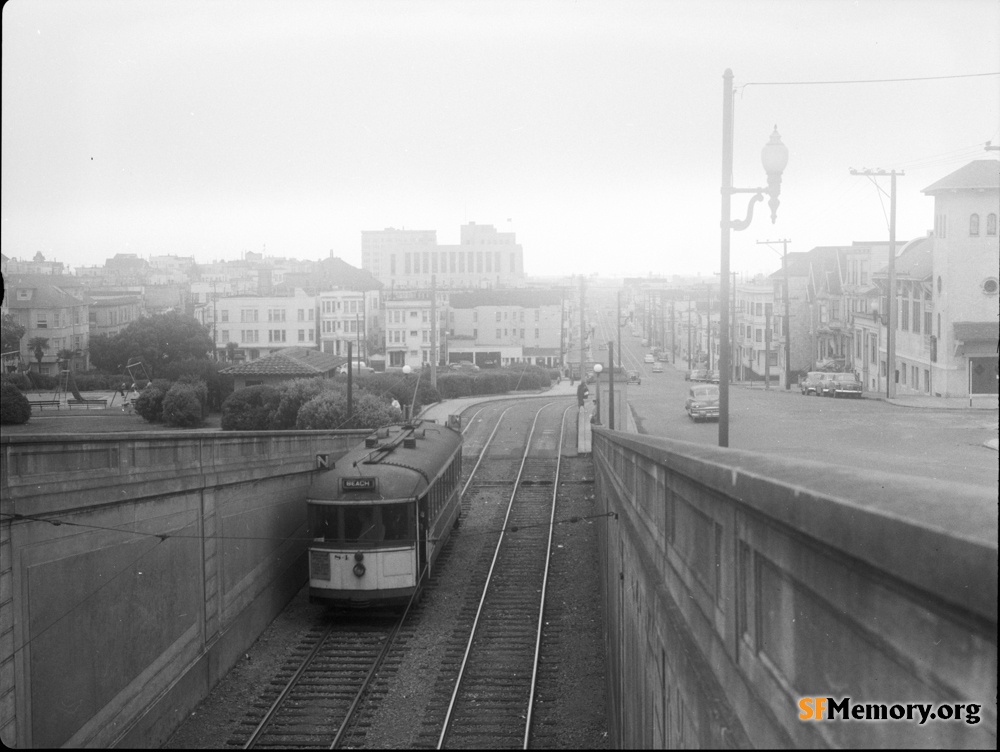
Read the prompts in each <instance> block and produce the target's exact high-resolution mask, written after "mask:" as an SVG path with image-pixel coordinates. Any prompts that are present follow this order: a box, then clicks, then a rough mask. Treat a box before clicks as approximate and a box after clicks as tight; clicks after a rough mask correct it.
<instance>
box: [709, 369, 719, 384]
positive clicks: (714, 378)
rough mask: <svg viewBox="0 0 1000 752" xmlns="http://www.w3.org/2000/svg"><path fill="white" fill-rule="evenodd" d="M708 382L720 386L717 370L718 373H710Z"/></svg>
mask: <svg viewBox="0 0 1000 752" xmlns="http://www.w3.org/2000/svg"><path fill="white" fill-rule="evenodd" d="M708 381H711V382H712V383H713V384H718V383H719V372H718V371H717V370H716V371H709V372H708Z"/></svg>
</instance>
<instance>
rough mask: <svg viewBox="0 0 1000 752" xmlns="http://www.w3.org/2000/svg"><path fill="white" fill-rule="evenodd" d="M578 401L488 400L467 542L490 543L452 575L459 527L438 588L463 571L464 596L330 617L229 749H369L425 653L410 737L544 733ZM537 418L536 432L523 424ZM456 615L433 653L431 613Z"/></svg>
mask: <svg viewBox="0 0 1000 752" xmlns="http://www.w3.org/2000/svg"><path fill="white" fill-rule="evenodd" d="M574 406H575V403H574V402H571V403H569V404H567V402H566V401H560V402H559V403H548V404H545V405H543V406H541V407H538V406H537V403H535V404H525V403H523V402H520V403H514V404H501V405H496V406H495V407H491V408H489V409H488V410H486V411H484V410H483V409H482V408H480V409H479V410H477V411H476V413H475V414H474V415H473V416H472V418H471V419H470V420H469V421H468V423H467V426H466V430H468V429H469V428H470V427H471V426H472V423H473V421H474V419H475V418H476V417H477V416H479V415H482V416H483V417H482V421H481V425H480V428H481V429H483V430H482V431H481V434H482V435H480V436H479V438H478V439H477V440H475V441H473V442H469V443H470V446H471V445H472V444H480V443H481V444H482V448H481V450H479V451H478V452H475V451H474V453H473V456H476V454H478V457H477V459H476V460H475V462H469V461H468V460H467V464H466V468H467V470H466V472H467V473H468V475H467V477H466V479H465V485H464V486H463V512H462V522H463V526H462V531H463V533H462V536H466V538H465V541H464V542H463V543H462V545H464V546H468V545H469V544H470V541H472V542H474V545H475V547H476V550H477V552H476V553H475V554H474V561H473V562H469V561H468V559H467V558H465V559H463V560H462V561H463V562H464V563H461V564H458V565H456V566H453V567H452V568H451V570H450V572H448V573H445V572H444V568H443V566H442V565H443V564H444V562H445V561H447V560H448V559H449V558H450V557H451V554H452V549H453V547H454V546H456V545H457V543H458V541H456V538H455V536H452V538H451V540H449V542H448V544H447V545H446V547H445V550H444V552H443V554H442V559H441V564H440V565H439V566H438V568H437V571H436V572H435V573H434V576H433V577H432V578H431V579H430V581H429V582H428V584H427V587H426V588H425V590H427V591H431V593H433V590H434V587H435V582H436V581H437V580H438V579H439V578H440V577H442V576H446V577H449V578H451V579H457V580H459V581H460V584H459V588H460V590H461V592H462V594H463V595H462V597H461V601H460V602H458V603H453V605H452V606H451V607H450V608H449V609H447V611H448V613H447V614H446V615H445V614H442V613H440V612H439V611H440V610H441V609H440V605H441V604H438V605H437V606H436V607H434V606H432V607H431V609H430V610H431V611H433V613H428V609H427V608H426V606H427V600H428V599H427V597H426V596H427V593H425V598H424V600H423V601H421V602H420V603H418V604H411V607H410V608H409V609H408V610H407V612H406V613H404V615H403V616H402V617H401V618H400V619H398V620H395V621H393V620H386V619H370V618H361V617H353V616H352V617H351V619H350V620H346V621H342V622H338V623H335V624H330V623H329V619H330V616H329V614H326V615H325V616H324V617H323V618H322V622H321V623H320V624H317V625H316V626H314V628H313V629H311V630H310V632H309V633H308V634H307V635H306V636H305V637H304V638H303V640H302V642H301V644H300V645H299V647H298V648H297V650H296V651H295V654H294V655H293V657H291V658H290V659H289V660H288V661H287V663H286V666H285V667H284V668H283V670H282V671H281V672H280V673H279V674H278V675H276V676H275V678H274V680H273V683H272V684H273V686H272V690H271V691H270V692H268V693H267V694H266V695H265V696H264V697H262V698H260V699H259V700H258V702H257V705H256V708H255V709H254V710H253V711H252V712H250V713H248V716H247V718H246V719H245V720H244V721H243V724H242V729H241V732H240V733H238V734H236V735H234V737H233V738H231V739H230V741H229V743H228V745H227V746H228V747H229V748H239V747H242V748H250V747H258V748H274V747H284V748H288V747H300V748H301V747H318V746H323V747H326V748H335V747H338V746H343V747H354V748H356V747H361V746H365V745H366V736H367V735H368V734H369V732H370V729H371V728H372V727H373V726H376V727H377V726H378V724H379V723H385V720H384V716H385V714H386V713H390V714H391V706H392V700H391V699H389V697H391V687H392V686H393V685H394V684H395V683H396V682H398V680H399V679H400V678H401V677H400V676H399V674H400V673H401V674H403V675H405V674H406V673H407V672H408V671H410V672H412V670H413V664H414V663H417V664H418V668H420V669H421V671H422V672H423V673H425V674H426V676H425V677H424V678H425V681H424V683H423V684H422V687H423V693H422V694H423V696H424V701H425V703H426V705H425V707H424V712H423V713H422V714H421V719H422V720H421V723H420V725H419V728H412V729H411V732H412V733H411V735H410V736H409V741H408V742H403V744H406V745H411V746H418V747H420V746H422V747H434V746H439V745H442V744H444V743H445V742H446V743H447V744H448V745H449V746H452V747H495V746H504V747H507V746H523V745H524V743H525V740H526V739H528V738H529V736H530V729H531V726H530V715H531V714H532V703H533V697H534V691H535V690H534V683H535V675H536V673H537V665H538V654H539V647H538V646H539V642H540V638H541V625H542V618H543V615H544V606H543V602H542V599H543V598H544V590H545V587H546V579H545V578H546V569H547V559H548V551H549V548H550V546H551V530H552V525H551V523H552V518H553V515H554V508H555V507H554V503H555V498H556V490H557V488H558V470H559V456H560V454H561V441H562V436H563V433H564V422H565V414H566V412H568V411H570V410H571V409H574ZM512 410H513V411H514V413H513V416H512V417H508V416H509V415H510V414H511V411H512ZM532 417H533V423H532V429H531V433H530V435H529V437H528V439H527V440H526V439H525V438H524V436H525V433H526V432H525V431H524V430H521V429H520V428H519V426H523V425H526V424H527V423H528V422H531V420H532ZM494 421H495V423H494ZM491 424H492V428H491ZM486 432H489V433H488V438H485V440H484V438H483V436H484V435H485V433H486ZM472 448H473V449H474V450H475V447H472ZM469 468H471V469H469ZM508 497H509V498H508ZM500 499H503V500H504V501H505V502H506V503H505V504H503V503H498V502H499V500H500ZM501 530H502V531H503V532H499V531H501ZM462 536H460V540H461V538H462ZM494 544H495V545H494ZM470 563H471V566H470V565H469V564H470ZM456 569H457V571H456ZM461 583H464V584H461ZM442 616H445V618H447V619H448V631H449V632H450V634H449V635H448V636H447V638H446V639H445V640H443V644H441V643H438V645H437V647H438V648H439V649H440V650H441V653H440V655H438V656H437V658H436V659H435V660H432V661H430V662H429V663H428V660H429V657H430V653H429V652H427V653H422V652H421V648H419V647H417V648H414V647H413V644H416V643H419V642H420V640H421V637H420V633H421V630H422V629H423V625H424V624H425V623H426V622H428V621H431V620H432V619H440V618H442ZM380 716H383V719H382V720H380ZM371 743H375V744H378V742H377V741H375V742H371Z"/></svg>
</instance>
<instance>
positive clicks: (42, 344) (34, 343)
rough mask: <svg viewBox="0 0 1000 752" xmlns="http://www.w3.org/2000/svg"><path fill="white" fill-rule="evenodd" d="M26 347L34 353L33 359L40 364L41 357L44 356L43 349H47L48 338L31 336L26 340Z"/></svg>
mask: <svg viewBox="0 0 1000 752" xmlns="http://www.w3.org/2000/svg"><path fill="white" fill-rule="evenodd" d="M28 349H29V350H30V351H31V352H33V353H34V354H35V360H37V361H38V365H41V364H42V358H44V357H45V351H46V350H48V349H49V338H48V337H32V338H31V339H29V340H28Z"/></svg>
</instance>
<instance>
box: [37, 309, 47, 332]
mask: <svg viewBox="0 0 1000 752" xmlns="http://www.w3.org/2000/svg"><path fill="white" fill-rule="evenodd" d="M35 328H36V329H48V328H49V315H48V314H47V313H38V314H35Z"/></svg>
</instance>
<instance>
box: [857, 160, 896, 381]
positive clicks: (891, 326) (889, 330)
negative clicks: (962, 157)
mask: <svg viewBox="0 0 1000 752" xmlns="http://www.w3.org/2000/svg"><path fill="white" fill-rule="evenodd" d="M851 174H852V175H864V176H865V177H867V178H868V179H869V180H871V181H872V183H873V184H874V185H875V187H876V188H878V189H879V190H880V191H882V189H881V188H879V185H878V183H876V182H875V178H876V177H885V176H886V175H888V176H889V178H890V180H889V283H888V288H889V289H888V290H886V296H885V302H886V308H888V310H887V311H886V325H885V377H886V378H885V382H886V383H885V397H886V399H893V398H894V397H895V396H896V334H895V327H896V305H897V304H896V176H897V175H905V174H906V173H905V172H902V171H899V172H897V171H896V170H890V171H889V172H886V171H885V170H851ZM882 193H885V191H882Z"/></svg>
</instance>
